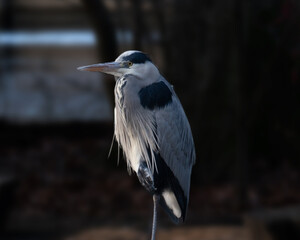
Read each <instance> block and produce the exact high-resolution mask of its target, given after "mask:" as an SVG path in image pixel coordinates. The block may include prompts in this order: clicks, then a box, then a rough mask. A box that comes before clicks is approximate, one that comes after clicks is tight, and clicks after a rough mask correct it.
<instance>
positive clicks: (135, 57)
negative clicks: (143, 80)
mask: <svg viewBox="0 0 300 240" xmlns="http://www.w3.org/2000/svg"><path fill="white" fill-rule="evenodd" d="M122 60H123V61H130V62H132V63H145V62H146V61H149V62H152V61H151V59H150V58H149V57H148V56H147V55H146V54H145V53H142V52H135V53H132V54H130V55H128V56H126V57H123V59H122Z"/></svg>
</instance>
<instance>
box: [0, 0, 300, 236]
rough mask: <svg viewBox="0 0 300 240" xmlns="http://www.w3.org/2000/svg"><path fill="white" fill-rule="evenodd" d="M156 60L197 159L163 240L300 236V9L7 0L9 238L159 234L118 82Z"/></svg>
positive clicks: (2, 201) (0, 181) (3, 163)
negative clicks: (98, 66) (180, 217)
mask: <svg viewBox="0 0 300 240" xmlns="http://www.w3.org/2000/svg"><path fill="white" fill-rule="evenodd" d="M129 49H138V50H142V51H144V52H146V53H148V54H149V55H150V56H151V58H152V60H153V62H154V63H155V64H156V65H157V66H158V67H159V69H160V71H161V73H162V74H163V75H164V76H165V77H166V79H168V80H169V82H171V83H172V84H173V85H174V87H175V90H176V92H177V94H178V96H179V98H180V99H181V102H182V104H183V106H184V108H185V110H186V113H187V116H188V118H189V120H190V123H191V127H192V131H193V135H194V139H195V144H196V151H197V163H196V165H195V167H194V170H193V176H192V185H191V196H190V206H189V212H188V216H187V221H186V223H185V224H183V225H180V226H175V225H173V224H172V223H171V222H170V220H169V219H168V217H167V216H166V215H165V213H163V212H162V211H160V213H159V215H160V216H159V230H158V231H159V232H158V239H161V240H163V239H177V240H179V239H200V240H202V239H203V240H217V239H218V240H219V239H226V240H227V239H228V240H235V239H238V240H244V239H247V240H252V239H258V240H259V239H263V240H265V239H266V240H273V239H274V240H281V239H284V240H286V239H300V161H299V160H300V138H299V135H300V127H299V122H300V101H299V100H300V1H297V0H264V1H261V0H252V1H246V0H230V1H217V0H211V1H207V0H200V1H199V0H187V1H183V0H52V1H46V0H0V143H1V144H0V239H3V240H8V239H9V240H23V239H24V240H27V239H28V240H29V239H30V240H39V239H46V240H47V239H49V240H52V239H61V240H71V239H72V240H77V239H78V240H79V239H90V240H94V239H148V238H149V234H150V225H151V219H152V198H151V196H150V195H149V194H148V193H147V192H146V191H145V190H144V189H143V188H142V187H141V186H140V184H139V182H138V180H137V178H136V176H128V173H127V171H126V164H125V163H124V161H123V159H121V160H120V163H119V165H118V164H117V158H118V157H117V156H118V150H117V147H116V144H114V147H113V151H112V154H111V156H110V158H108V152H109V148H110V145H111V141H112V136H113V105H114V103H113V86H114V81H113V78H112V77H109V76H104V75H101V74H98V73H87V72H84V73H82V72H79V71H77V70H76V68H77V67H78V66H81V65H88V64H92V63H97V62H104V61H112V60H114V59H115V58H116V57H117V56H118V55H119V54H120V53H122V52H123V51H125V50H129Z"/></svg>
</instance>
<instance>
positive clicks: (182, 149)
mask: <svg viewBox="0 0 300 240" xmlns="http://www.w3.org/2000/svg"><path fill="white" fill-rule="evenodd" d="M127 77H128V76H127ZM122 81H126V80H122ZM122 81H120V82H119V83H118V82H117V85H118V84H119V87H117V86H116V90H115V93H116V109H115V134H116V138H117V141H118V142H119V144H120V145H121V146H122V149H123V151H124V153H125V156H126V159H127V162H128V165H129V166H130V167H131V168H132V169H133V170H134V171H135V172H136V173H137V174H138V176H139V166H140V165H141V164H145V166H147V169H148V170H149V172H150V174H152V178H153V181H154V188H155V191H154V192H152V193H154V194H157V195H159V196H160V204H161V206H162V207H163V208H164V209H165V210H166V212H167V213H168V214H169V215H170V217H171V218H172V220H173V221H174V222H176V223H179V222H182V221H184V219H185V215H186V208H187V204H188V199H189V188H190V177H191V169H192V166H193V164H194V162H195V150H194V142H193V137H192V133H191V129H190V126H189V123H188V120H187V118H186V115H185V113H184V111H183V108H182V106H181V104H180V101H179V99H178V97H177V96H176V94H175V92H174V90H173V88H172V87H171V85H170V84H169V83H168V82H167V81H166V80H165V79H164V78H163V77H161V78H160V79H159V81H157V82H155V83H153V84H150V85H149V86H146V87H144V88H142V89H140V90H139V91H138V92H137V95H136V94H135V93H134V92H133V93H131V94H126V91H127V90H128V89H126V86H127V84H128V82H129V81H128V82H127V84H125V85H126V86H124V83H123V85H122ZM121 86H123V89H122V91H123V93H122V97H120V96H119V97H118V96H117V95H118V92H117V91H119V90H120V89H121ZM127 87H128V86H127ZM129 87H130V86H129ZM124 91H125V92H124ZM119 95H121V94H119ZM126 97H127V98H126ZM120 100H122V104H123V105H122V106H121V105H120V104H118V102H120ZM140 181H141V179H140Z"/></svg>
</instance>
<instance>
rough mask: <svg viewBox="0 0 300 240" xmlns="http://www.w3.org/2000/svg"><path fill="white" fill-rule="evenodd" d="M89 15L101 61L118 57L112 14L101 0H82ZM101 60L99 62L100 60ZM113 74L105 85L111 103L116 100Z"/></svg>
mask: <svg viewBox="0 0 300 240" xmlns="http://www.w3.org/2000/svg"><path fill="white" fill-rule="evenodd" d="M82 3H83V4H84V6H85V8H86V11H87V14H88V17H89V18H90V21H91V24H92V27H93V29H94V31H95V34H96V38H97V51H98V55H99V58H100V61H101V62H107V61H113V60H114V59H116V57H117V50H118V49H117V43H116V35H115V28H114V26H113V24H112V21H111V19H110V15H109V13H108V11H107V9H106V7H105V6H104V4H103V2H102V1H100V0H82ZM100 61H99V62H100ZM108 78H112V77H111V76H105V85H106V87H107V90H108V94H109V96H110V100H111V103H113V102H114V96H113V92H114V91H113V90H114V86H115V82H114V81H112V79H108Z"/></svg>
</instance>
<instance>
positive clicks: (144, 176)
mask: <svg viewBox="0 0 300 240" xmlns="http://www.w3.org/2000/svg"><path fill="white" fill-rule="evenodd" d="M137 176H138V179H139V181H140V183H141V184H142V185H143V186H144V187H145V188H146V189H147V191H148V192H150V193H152V194H154V193H155V191H156V188H155V186H154V180H153V175H152V173H151V171H150V170H149V168H148V167H147V165H146V163H141V165H140V167H139V170H138V172H137Z"/></svg>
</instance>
